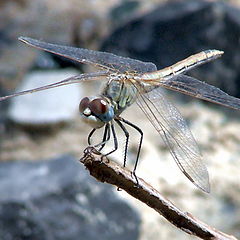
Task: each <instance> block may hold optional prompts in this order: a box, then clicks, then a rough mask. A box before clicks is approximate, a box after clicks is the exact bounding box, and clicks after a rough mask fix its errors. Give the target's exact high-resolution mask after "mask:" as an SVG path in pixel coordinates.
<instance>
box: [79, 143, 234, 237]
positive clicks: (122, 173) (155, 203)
mask: <svg viewBox="0 0 240 240" xmlns="http://www.w3.org/2000/svg"><path fill="white" fill-rule="evenodd" d="M80 161H81V162H82V163H83V164H84V165H85V167H86V168H87V169H88V170H89V172H90V174H91V175H92V176H93V177H95V178H96V179H97V180H99V181H101V182H107V183H110V184H113V185H115V186H117V187H118V188H120V189H123V190H125V191H126V192H127V193H128V194H130V195H132V196H133V197H134V198H136V199H138V200H140V201H142V202H143V203H145V204H147V205H148V206H149V207H151V208H153V209H154V210H155V211H157V212H158V213H160V214H161V215H162V216H163V217H165V218H166V219H167V220H168V221H169V222H171V223H172V224H173V225H175V226H176V227H178V228H180V229H181V230H183V231H184V232H186V233H188V234H190V235H195V236H198V237H199V238H202V239H211V240H213V239H220V240H229V239H231V240H236V238H235V237H234V236H230V235H227V234H225V233H223V232H220V231H218V230H217V229H214V228H213V227H211V226H209V225H207V224H205V223H203V222H201V221H200V220H198V219H196V218H195V217H193V216H192V215H191V214H190V213H186V212H182V211H180V210H179V209H178V208H177V207H175V206H174V205H173V204H172V203H171V202H170V201H169V200H168V199H166V198H164V197H163V196H162V195H161V194H160V193H159V192H158V191H157V190H155V189H154V188H153V187H152V186H150V185H149V184H148V183H146V182H145V181H144V180H142V179H141V178H138V183H137V182H136V179H135V178H134V177H133V176H132V174H131V172H130V171H129V170H127V169H126V168H123V167H121V166H120V165H118V164H117V163H115V162H113V161H110V160H109V159H107V158H106V157H103V156H102V155H101V154H100V153H99V152H97V151H96V150H95V149H94V148H92V147H89V148H87V149H86V150H85V151H84V156H83V158H81V159H80Z"/></svg>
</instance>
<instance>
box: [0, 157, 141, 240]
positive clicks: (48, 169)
mask: <svg viewBox="0 0 240 240" xmlns="http://www.w3.org/2000/svg"><path fill="white" fill-rule="evenodd" d="M0 165H1V166H0V181H1V185H0V238H1V240H14V239H18V240H25V239H34V240H35V239H36V240H38V239H39V240H40V239H44V240H53V239H58V240H61V239H62V240H63V239H64V240H75V239H76V240H79V239H88V240H91V239H92V240H93V239H94V240H95V239H105V240H112V239H116V240H122V239H126V240H128V239H129V240H130V239H131V240H134V239H138V236H139V224H140V219H139V216H138V214H137V213H136V211H134V210H133V209H132V208H131V207H130V206H129V205H128V204H127V203H126V202H125V201H124V200H121V199H120V198H118V197H117V195H116V194H115V191H116V189H115V188H111V187H110V186H109V185H104V184H101V183H98V182H96V181H95V180H94V179H93V178H92V177H90V176H89V174H88V172H87V171H86V170H85V169H84V168H83V166H81V165H80V163H78V162H77V160H76V159H74V158H73V157H71V156H69V155H64V156H61V157H58V158H55V159H52V160H48V161H36V162H27V161H21V162H16V161H13V162H1V163H0Z"/></svg>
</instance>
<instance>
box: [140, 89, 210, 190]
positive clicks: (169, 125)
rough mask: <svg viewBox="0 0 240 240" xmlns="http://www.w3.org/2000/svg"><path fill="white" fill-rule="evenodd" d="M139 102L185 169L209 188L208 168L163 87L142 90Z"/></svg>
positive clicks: (197, 184)
mask: <svg viewBox="0 0 240 240" xmlns="http://www.w3.org/2000/svg"><path fill="white" fill-rule="evenodd" d="M137 103H138V105H139V107H140V108H141V109H142V111H143V112H144V113H145V114H146V116H147V118H148V119H149V120H150V122H151V123H152V125H153V126H154V128H155V129H156V130H157V131H158V133H159V134H160V135H161V137H162V138H163V140H164V142H165V144H166V145H167V146H168V148H169V150H170V152H171V155H172V156H173V158H174V160H175V161H176V163H177V165H178V167H179V168H180V169H181V171H182V172H183V173H184V174H185V175H186V177H187V178H188V179H189V180H190V181H192V182H193V183H194V184H195V185H196V186H197V187H199V188H200V189H202V190H203V191H205V192H209V191H210V186H209V176H208V171H207V168H206V166H205V165H204V163H203V159H202V156H201V154H200V151H199V148H198V146H197V143H196V141H195V139H194V138H193V136H192V133H191V131H190V129H189V128H188V126H187V124H186V121H185V120H184V119H183V118H182V116H181V114H180V113H179V111H178V110H177V109H176V108H175V107H174V106H173V105H172V104H171V103H170V102H169V101H168V100H167V99H166V98H165V96H164V95H163V93H162V92H161V89H160V88H156V89H154V90H153V91H151V92H148V93H145V94H139V97H138V101H137Z"/></svg>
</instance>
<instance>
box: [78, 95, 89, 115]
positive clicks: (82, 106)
mask: <svg viewBox="0 0 240 240" xmlns="http://www.w3.org/2000/svg"><path fill="white" fill-rule="evenodd" d="M89 102H90V100H89V98H88V97H85V98H83V99H82V100H81V102H80V104H79V111H80V113H83V112H84V110H85V109H86V108H87V107H88V105H89Z"/></svg>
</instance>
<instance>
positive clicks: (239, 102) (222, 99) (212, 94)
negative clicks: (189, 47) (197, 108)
mask: <svg viewBox="0 0 240 240" xmlns="http://www.w3.org/2000/svg"><path fill="white" fill-rule="evenodd" d="M158 85H160V86H162V87H165V88H168V89H171V90H174V91H178V92H181V93H184V94H187V95H190V96H193V97H196V98H200V99H203V100H206V101H209V102H213V103H217V104H220V105H223V106H226V107H229V108H234V109H238V110H239V109H240V99H239V98H235V97H233V96H230V95H228V94H227V93H225V92H223V91H222V90H220V89H219V88H216V87H214V86H211V85H209V84H207V83H205V82H201V81H199V80H197V79H195V78H193V77H189V76H186V75H182V74H179V75H176V76H174V77H172V78H170V79H161V80H160V81H159V84H158Z"/></svg>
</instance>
